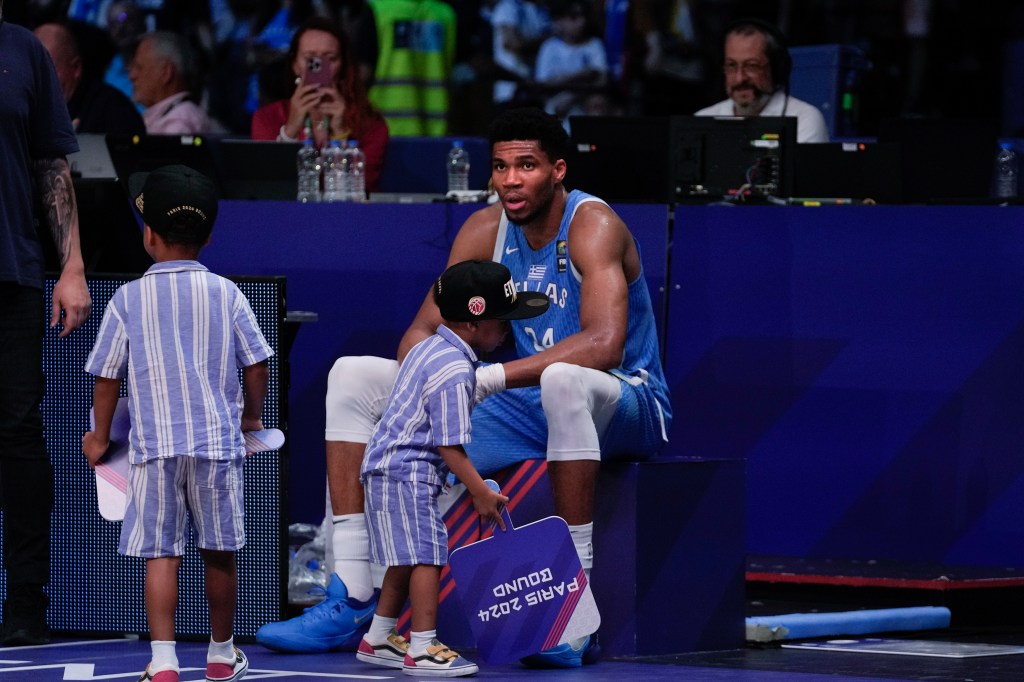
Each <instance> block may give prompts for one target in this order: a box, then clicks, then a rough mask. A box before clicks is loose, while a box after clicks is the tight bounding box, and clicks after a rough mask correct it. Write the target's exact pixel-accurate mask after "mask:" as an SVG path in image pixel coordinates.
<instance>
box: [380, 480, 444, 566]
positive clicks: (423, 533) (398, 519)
mask: <svg viewBox="0 0 1024 682" xmlns="http://www.w3.org/2000/svg"><path fill="white" fill-rule="evenodd" d="M363 491H364V495H365V498H366V523H367V526H368V528H369V531H370V561H372V562H373V563H375V564H380V565H382V566H415V565H417V564H426V565H429V566H444V565H445V564H447V563H448V530H447V529H446V528H445V526H444V518H443V517H442V516H441V510H440V509H439V508H438V505H437V496H438V495H439V494H440V493H441V486H440V485H433V484H430V483H424V482H423V481H396V480H394V479H391V478H388V477H387V476H380V475H370V476H366V477H365V479H364V481H363Z"/></svg>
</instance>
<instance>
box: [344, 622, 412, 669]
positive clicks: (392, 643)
mask: <svg viewBox="0 0 1024 682" xmlns="http://www.w3.org/2000/svg"><path fill="white" fill-rule="evenodd" d="M408 651H409V642H407V641H405V637H402V636H401V635H400V634H398V632H397V631H395V630H392V631H391V632H390V634H388V638H387V639H386V640H384V642H383V644H370V642H369V640H367V639H366V636H365V635H364V636H363V638H362V640H360V642H359V648H358V649H356V658H358V659H359V660H360V661H363V662H364V663H373V664H374V665H382V666H384V667H385V668H401V667H402V666H403V665H404V664H405V654H406V653H407V652H408Z"/></svg>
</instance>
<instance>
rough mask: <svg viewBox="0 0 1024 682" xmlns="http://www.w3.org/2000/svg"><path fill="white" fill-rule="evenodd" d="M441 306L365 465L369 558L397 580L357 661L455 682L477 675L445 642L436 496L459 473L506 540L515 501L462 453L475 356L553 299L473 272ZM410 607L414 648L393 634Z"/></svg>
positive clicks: (450, 273)
mask: <svg viewBox="0 0 1024 682" xmlns="http://www.w3.org/2000/svg"><path fill="white" fill-rule="evenodd" d="M434 300H435V302H436V303H437V305H438V308H439V309H440V311H441V316H442V317H443V318H444V324H442V325H441V326H440V327H438V328H437V332H436V333H435V334H434V335H433V336H430V337H428V338H426V339H424V340H423V341H421V342H420V343H418V344H416V346H414V347H413V348H412V350H410V351H409V354H408V355H407V356H406V357H405V360H404V361H403V362H402V366H401V369H400V370H399V372H398V378H397V379H396V380H395V385H394V388H393V389H392V391H391V395H390V396H389V397H388V404H387V407H386V408H385V409H384V414H383V416H382V417H381V420H380V422H379V423H378V424H377V427H376V430H375V431H374V433H373V435H372V436H371V438H370V441H369V443H368V444H367V446H366V453H365V455H364V457H363V466H362V472H361V478H362V482H363V488H364V490H365V496H366V522H367V526H368V528H369V531H370V558H371V560H372V561H373V562H374V563H377V564H383V565H386V566H387V567H388V569H387V573H386V574H385V576H384V584H383V585H382V586H381V591H380V597H379V599H378V601H377V610H376V613H375V614H374V616H373V622H372V623H371V625H370V629H369V631H368V632H367V633H366V635H365V636H364V637H363V639H362V641H361V642H360V644H359V649H358V651H357V653H356V657H357V658H358V659H359V660H361V661H365V662H367V663H373V664H376V665H383V666H387V667H390V668H396V669H397V668H402V669H403V671H404V672H405V673H406V674H409V675H416V676H418V677H424V676H433V677H455V676H462V675H472V674H473V673H475V672H477V670H478V667H477V665H476V664H475V663H471V662H470V661H467V660H466V659H465V658H463V657H462V656H459V655H458V654H457V653H455V652H454V651H452V650H451V649H449V648H448V647H446V646H444V645H443V644H442V643H441V642H440V641H438V639H437V633H436V620H437V599H438V585H439V582H440V577H441V568H442V567H443V566H444V565H445V564H446V563H447V562H448V534H447V531H446V530H445V526H444V520H443V519H442V518H441V513H440V510H439V509H438V504H437V497H438V495H439V494H440V493H441V490H442V487H443V486H444V482H445V477H446V476H447V474H448V472H449V471H451V473H453V474H454V475H455V476H456V477H457V478H458V479H459V480H460V481H461V482H462V483H464V484H465V485H466V489H467V490H468V491H469V492H470V494H471V495H472V496H473V505H474V507H475V508H476V510H477V512H478V513H479V514H480V515H481V516H482V517H483V518H484V519H491V520H494V521H496V522H497V523H498V524H499V525H500V526H501V527H502V529H504V524H503V523H502V521H501V516H500V511H499V510H500V508H501V505H502V504H504V503H506V502H508V498H507V497H505V496H504V495H500V494H498V493H496V492H494V491H493V490H491V489H490V488H488V487H487V486H486V485H485V483H484V481H483V479H481V478H480V474H478V473H477V471H476V469H475V468H474V467H473V464H472V463H471V462H470V461H469V458H468V457H467V456H466V451H465V449H464V448H463V444H465V443H468V442H469V441H470V440H471V427H470V418H469V417H470V411H471V410H472V407H473V404H474V393H475V390H476V373H475V366H476V363H477V358H476V353H475V352H474V350H473V349H474V348H476V349H480V350H485V351H490V350H494V349H495V348H497V347H498V346H499V345H500V344H501V342H502V340H503V339H504V337H505V335H506V334H507V333H508V330H509V325H508V322H507V320H514V319H524V318H528V317H534V316H536V315H540V314H541V313H543V312H544V311H546V310H547V307H548V298H547V296H545V295H544V294H539V293H535V292H533V293H522V292H518V293H517V292H516V288H515V284H514V283H513V282H512V275H511V274H510V273H509V270H508V268H506V267H505V266H504V265H501V264H500V263H495V262H493V261H465V262H462V263H457V264H455V265H453V266H451V267H450V268H448V269H447V270H445V272H444V274H442V275H441V277H440V278H439V279H438V280H437V282H436V283H435V285H434ZM406 598H408V599H409V602H410V605H411V608H412V631H411V634H410V638H409V641H406V640H405V639H404V638H403V637H402V636H401V635H399V634H398V632H396V631H395V629H394V628H395V624H396V622H397V619H398V616H399V613H400V612H401V610H402V607H403V606H405V601H406Z"/></svg>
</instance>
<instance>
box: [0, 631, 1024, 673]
mask: <svg viewBox="0 0 1024 682" xmlns="http://www.w3.org/2000/svg"><path fill="white" fill-rule="evenodd" d="M921 638H929V639H932V640H936V641H947V640H955V639H960V640H962V641H987V642H996V643H1001V644H1004V645H1018V644H1024V636H1022V634H1021V633H1019V632H1017V633H1009V634H1001V633H998V632H991V631H990V632H976V633H950V632H942V633H916V634H915V639H916V640H920V639H921ZM242 647H243V648H244V650H245V652H246V654H247V655H248V657H249V661H250V670H249V674H248V675H246V677H245V679H246V680H282V681H287V682H314V681H316V682H326V681H328V680H403V679H413V678H411V677H410V676H407V675H404V674H402V672H401V671H394V670H388V669H386V668H377V667H373V666H370V665H366V664H364V663H361V662H359V661H357V660H355V656H354V654H351V653H331V654H318V655H293V654H278V653H274V652H271V651H268V650H267V649H264V648H263V647H261V646H259V645H257V644H255V643H248V644H245V643H243V644H242ZM205 653H206V645H205V644H203V643H199V642H180V643H179V644H178V659H179V661H180V663H181V665H182V674H181V681H182V682H201V681H202V680H204V679H205V674H204V668H203V666H204V665H205ZM466 653H467V654H470V656H469V657H470V658H472V655H471V652H466ZM474 660H475V659H474ZM148 661H149V643H148V642H147V641H145V640H140V639H138V638H136V637H129V638H124V639H105V640H104V639H70V638H69V639H64V638H56V639H55V640H54V642H53V643H52V644H50V645H47V646H38V647H8V648H0V681H2V682H49V681H50V680H54V681H56V680H121V681H123V682H129V681H132V682H133V681H134V680H137V679H138V676H139V674H140V672H141V671H142V670H143V669H144V668H145V666H146V663H147V662H148ZM474 679H490V680H530V681H531V682H550V681H557V682H576V681H581V680H586V681H587V682H622V680H635V681H637V682H647V681H650V682H659V681H662V680H666V681H667V680H696V681H702V680H708V681H710V682H717V681H719V680H722V681H724V680H737V681H740V682H826V680H827V681H829V682H837V681H838V682H862V681H866V680H929V681H931V682H953V681H960V682H962V681H964V680H973V681H975V682H1020V680H1024V655H998V656H981V657H975V658H961V659H947V658H938V657H921V656H909V655H886V654H865V653H845V652H825V651H806V650H798V649H789V648H781V647H777V646H772V647H766V648H744V649H738V650H735V651H719V652H708V653H695V654H686V655H680V656H669V657H658V658H653V659H643V660H602V661H600V662H599V663H597V664H596V665H591V666H586V667H584V668H581V669H575V670H550V671H549V670H531V669H527V668H524V667H521V666H519V665H505V666H488V665H486V664H482V665H481V670H480V673H479V674H477V675H476V676H475V677H474Z"/></svg>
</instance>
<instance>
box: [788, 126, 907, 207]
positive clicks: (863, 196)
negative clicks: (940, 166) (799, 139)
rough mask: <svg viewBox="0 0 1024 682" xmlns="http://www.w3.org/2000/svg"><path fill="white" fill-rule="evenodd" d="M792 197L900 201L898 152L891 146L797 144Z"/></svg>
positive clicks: (897, 147) (883, 143)
mask: <svg viewBox="0 0 1024 682" xmlns="http://www.w3.org/2000/svg"><path fill="white" fill-rule="evenodd" d="M795 166H796V170H795V171H794V174H793V175H794V177H793V192H792V196H793V197H802V198H808V199H828V198H833V199H839V198H848V199H854V200H857V201H864V200H870V201H873V202H875V203H879V204H899V203H901V202H902V201H903V179H902V174H901V172H900V148H899V145H897V144H894V143H891V142H873V141H871V142H868V141H865V142H828V143H822V144H798V145H797V146H796V164H795Z"/></svg>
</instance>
